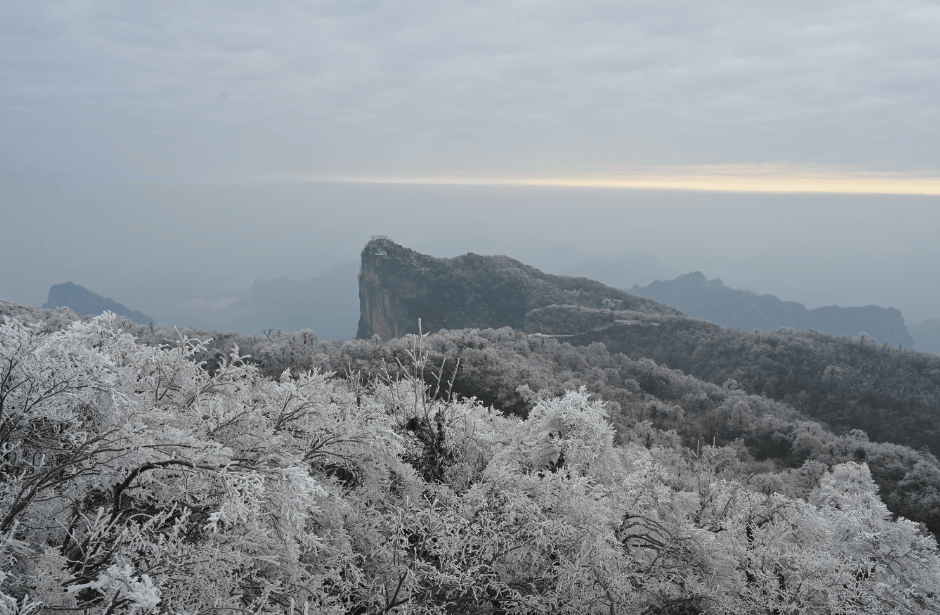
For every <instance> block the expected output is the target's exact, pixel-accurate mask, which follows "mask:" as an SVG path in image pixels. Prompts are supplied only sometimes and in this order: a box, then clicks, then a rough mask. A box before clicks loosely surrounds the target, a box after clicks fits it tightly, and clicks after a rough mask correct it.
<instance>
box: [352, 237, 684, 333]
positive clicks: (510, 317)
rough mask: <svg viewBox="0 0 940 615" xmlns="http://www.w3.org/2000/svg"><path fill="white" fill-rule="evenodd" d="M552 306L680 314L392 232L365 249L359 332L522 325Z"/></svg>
mask: <svg viewBox="0 0 940 615" xmlns="http://www.w3.org/2000/svg"><path fill="white" fill-rule="evenodd" d="M550 305H573V306H582V307H587V308H593V309H598V310H608V309H614V310H628V311H635V312H643V313H651V314H673V315H677V314H680V312H679V311H678V310H675V309H673V308H670V307H669V306H666V305H663V304H661V303H658V302H656V301H652V300H650V299H647V298H644V297H637V296H634V295H631V294H629V293H627V292H625V291H622V290H618V289H616V288H611V287H609V286H604V285H603V284H601V283H600V282H595V281H593V280H588V279H586V278H575V277H567V276H556V275H549V274H546V273H543V272H541V271H539V270H538V269H535V268H534V267H530V266H528V265H525V264H523V263H520V262H519V261H517V260H515V259H512V258H509V257H508V256H481V255H479V254H472V253H471V254H464V255H463V256H458V257H455V258H435V257H433V256H428V255H426V254H419V253H418V252H415V251H414V250H410V249H408V248H405V247H403V246H400V245H398V244H396V243H394V242H393V241H391V240H388V239H374V240H372V241H370V242H369V243H368V244H366V247H365V248H364V249H363V251H362V267H361V269H360V272H359V308H360V309H359V313H360V317H359V329H358V332H357V334H356V337H357V338H360V339H367V338H371V337H372V336H373V335H378V336H379V337H380V338H382V339H390V338H393V337H398V336H401V335H405V334H408V333H417V331H418V319H419V318H420V319H421V321H422V329H423V330H424V331H437V330H440V329H464V328H481V329H482V328H499V327H512V328H514V329H523V328H525V323H526V314H528V313H529V312H530V311H531V310H534V309H536V308H542V307H546V306H550Z"/></svg>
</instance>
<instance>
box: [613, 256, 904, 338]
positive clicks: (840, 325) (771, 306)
mask: <svg viewBox="0 0 940 615" xmlns="http://www.w3.org/2000/svg"><path fill="white" fill-rule="evenodd" d="M630 292H632V293H634V294H637V295H640V296H643V297H649V298H651V299H654V300H656V301H661V302H663V303H665V304H667V305H670V306H672V307H674V308H676V309H678V310H681V311H682V312H684V313H685V314H687V315H689V316H691V317H693V318H699V319H703V320H708V321H710V322H713V323H715V324H718V325H721V326H723V327H728V328H732V329H740V330H741V331H753V330H755V329H757V330H759V331H762V332H768V331H773V330H775V329H778V328H780V327H791V328H794V329H796V330H798V331H810V330H815V331H820V332H822V333H830V334H832V335H850V336H857V335H859V334H860V333H863V332H864V333H866V334H867V335H869V336H870V337H872V338H874V339H877V340H878V341H880V342H885V343H888V344H889V345H891V346H898V345H902V346H904V347H906V348H911V347H913V346H914V340H913V338H912V337H911V334H910V333H909V332H908V329H907V327H906V326H905V324H904V318H903V316H902V314H901V311H900V310H898V309H896V308H883V307H879V306H877V305H867V306H864V307H840V306H837V305H830V306H824V307H818V308H813V309H807V308H806V306H804V305H803V304H802V303H798V302H796V301H784V300H782V299H780V298H778V297H776V296H775V295H769V294H765V295H758V294H756V293H754V292H752V291H749V290H736V289H733V288H729V287H727V286H725V285H724V282H722V281H721V279H720V278H715V279H713V280H708V279H707V278H706V277H705V275H704V274H703V273H702V272H701V271H693V272H691V273H686V274H684V275H680V276H678V277H676V278H675V279H673V280H666V281H661V280H656V281H655V282H653V283H651V284H649V285H647V286H644V287H641V286H639V285H634V286H633V288H632V289H631V290H630Z"/></svg>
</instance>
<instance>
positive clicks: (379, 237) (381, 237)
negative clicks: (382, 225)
mask: <svg viewBox="0 0 940 615" xmlns="http://www.w3.org/2000/svg"><path fill="white" fill-rule="evenodd" d="M372 239H388V235H373V236H372Z"/></svg>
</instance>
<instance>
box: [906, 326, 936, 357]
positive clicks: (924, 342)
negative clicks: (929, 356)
mask: <svg viewBox="0 0 940 615" xmlns="http://www.w3.org/2000/svg"><path fill="white" fill-rule="evenodd" d="M907 330H908V331H909V332H910V334H911V337H912V338H914V348H916V349H917V350H923V351H924V352H932V353H934V354H940V318H932V319H930V320H925V321H923V322H919V323H916V324H913V325H907Z"/></svg>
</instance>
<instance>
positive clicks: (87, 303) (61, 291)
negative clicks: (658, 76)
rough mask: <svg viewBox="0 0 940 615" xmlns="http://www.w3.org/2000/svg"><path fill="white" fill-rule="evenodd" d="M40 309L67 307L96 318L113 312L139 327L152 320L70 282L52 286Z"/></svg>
mask: <svg viewBox="0 0 940 615" xmlns="http://www.w3.org/2000/svg"><path fill="white" fill-rule="evenodd" d="M42 307H43V308H45V309H47V310H53V309H55V308H58V307H67V308H69V309H70V310H72V311H73V312H75V313H76V314H83V315H85V314H88V315H92V316H97V315H98V314H101V313H102V312H114V313H115V314H117V315H118V316H126V317H127V318H129V319H131V320H133V321H134V322H136V323H137V324H140V325H145V324H147V323H148V322H151V321H153V319H152V318H150V317H149V316H147V315H146V314H142V313H141V312H138V311H137V310H132V309H130V308H127V307H125V306H123V305H121V304H120V303H118V302H117V301H115V300H113V299H110V298H108V297H102V296H101V295H99V294H97V293H93V292H92V291H90V290H88V289H87V288H85V287H84V286H79V285H78V284H73V283H72V282H65V283H64V284H54V285H53V286H52V288H50V289H49V300H48V301H46V302H45V303H44V304H43V305H42Z"/></svg>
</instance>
